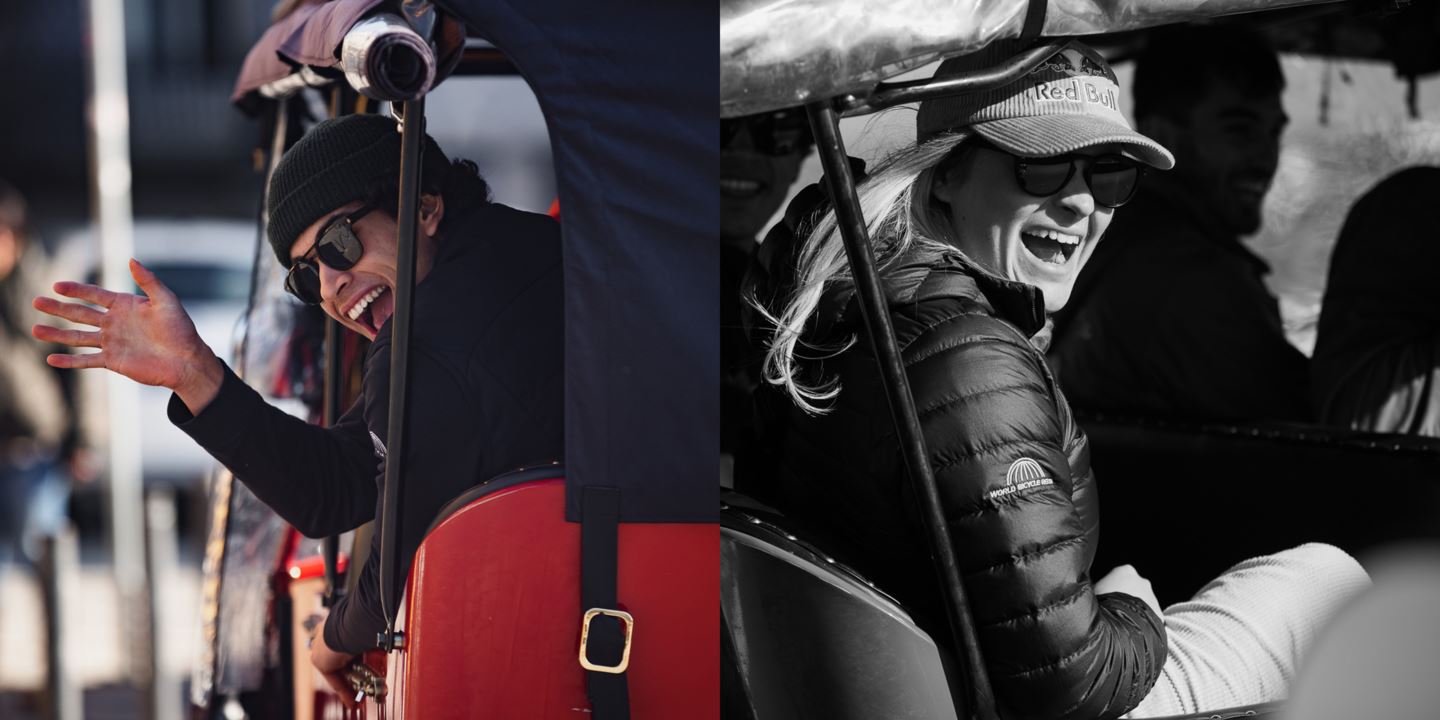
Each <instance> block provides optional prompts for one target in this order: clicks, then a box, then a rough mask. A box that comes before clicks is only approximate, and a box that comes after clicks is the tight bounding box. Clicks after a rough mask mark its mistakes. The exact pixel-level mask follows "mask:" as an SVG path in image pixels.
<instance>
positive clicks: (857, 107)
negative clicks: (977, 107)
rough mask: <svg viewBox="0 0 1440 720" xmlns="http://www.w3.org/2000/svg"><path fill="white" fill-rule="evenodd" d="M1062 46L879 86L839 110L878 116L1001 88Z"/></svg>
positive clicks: (1042, 47)
mask: <svg viewBox="0 0 1440 720" xmlns="http://www.w3.org/2000/svg"><path fill="white" fill-rule="evenodd" d="M1064 46H1065V41H1063V40H1047V41H1045V42H1042V43H1040V44H1038V45H1036V46H1034V47H1032V48H1030V49H1028V50H1025V51H1024V52H1021V53H1019V54H1017V55H1015V56H1014V57H1012V58H1010V59H1009V60H1006V61H1005V62H1004V63H1002V64H1001V65H999V66H997V67H993V68H985V69H981V70H974V71H971V72H965V73H959V74H955V75H949V76H946V77H944V78H941V79H936V78H925V79H923V80H912V81H910V82H895V83H880V84H878V85H876V86H875V89H874V90H872V91H870V93H869V94H868V95H866V96H865V97H856V96H853V95H852V96H847V97H846V98H844V99H842V100H841V101H840V103H839V109H840V112H841V114H842V115H843V116H844V117H853V116H856V115H868V114H870V113H873V112H879V111H881V110H885V109H887V108H892V107H895V106H896V105H906V104H909V103H916V102H920V101H922V100H933V99H935V98H939V97H946V96H950V95H963V94H965V93H972V92H980V91H982V90H990V89H992V88H997V87H1004V86H1005V85H1009V84H1010V83H1012V82H1015V81H1016V80H1018V79H1020V76H1021V75H1024V74H1025V73H1028V72H1030V71H1031V70H1034V69H1035V68H1036V67H1039V65H1040V63H1042V62H1045V60H1046V59H1048V58H1049V57H1050V56H1051V55H1054V54H1055V53H1056V52H1059V50H1060V49H1061V48H1063V47H1064Z"/></svg>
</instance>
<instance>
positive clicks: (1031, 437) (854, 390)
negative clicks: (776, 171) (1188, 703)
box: [757, 253, 1166, 720]
mask: <svg viewBox="0 0 1440 720" xmlns="http://www.w3.org/2000/svg"><path fill="white" fill-rule="evenodd" d="M885 275H886V292H887V295H888V297H889V299H890V306H891V317H892V319H893V321H894V323H895V331H896V335H897V336H898V339H899V341H900V347H901V349H902V353H903V358H904V362H905V366H906V370H907V373H908V376H909V379H910V386H911V390H912V392H913V393H914V396H915V403H916V407H917V409H918V411H919V413H920V420H921V423H922V425H923V427H924V433H925V440H926V442H927V444H928V448H929V454H930V460H931V463H932V464H933V466H934V470H935V475H936V479H937V481H938V483H939V485H940V493H941V500H942V503H943V505H944V511H945V516H946V518H947V520H948V521H949V524H950V531H951V533H952V538H953V541H954V543H955V549H956V551H957V553H958V556H959V560H960V566H961V568H962V571H963V573H964V585H965V590H966V592H967V595H968V597H969V598H970V603H971V605H972V607H973V609H974V612H975V617H976V623H977V625H978V627H979V632H980V639H981V646H982V651H983V653H984V657H985V660H986V664H987V666H988V669H989V672H990V678H991V681H992V683H993V685H994V688H995V692H996V696H997V698H998V700H999V702H1000V704H1001V712H1002V713H1003V714H1004V716H1005V717H1007V718H1045V719H1046V720H1059V719H1060V718H1112V717H1117V716H1119V715H1120V714H1122V713H1124V712H1126V711H1128V710H1129V709H1131V708H1132V707H1134V706H1135V705H1136V704H1138V703H1139V702H1140V700H1141V699H1142V698H1143V697H1144V696H1145V693H1146V692H1147V691H1148V690H1149V689H1150V687H1151V685H1153V684H1154V682H1155V678H1156V676H1157V674H1158V673H1159V671H1160V667H1161V665H1162V664H1163V662H1164V659H1165V650H1166V648H1165V634H1164V629H1163V627H1162V626H1161V623H1160V619H1159V618H1158V617H1157V616H1156V615H1155V613H1154V612H1152V611H1151V610H1150V609H1149V608H1148V607H1147V606H1146V605H1145V604H1144V603H1143V602H1142V601H1140V600H1138V599H1136V598H1133V597H1130V596H1128V595H1122V594H1107V595H1101V596H1097V595H1096V594H1095V592H1094V590H1093V589H1092V587H1091V578H1090V563H1091V560H1092V559H1093V557H1094V554H1095V545H1096V541H1097V539H1098V530H1099V503H1098V500H1097V498H1096V489H1095V480H1094V476H1093V475H1092V474H1091V472H1090V458H1089V447H1088V444H1087V441H1086V439H1085V434H1084V433H1083V432H1082V431H1081V430H1080V428H1079V427H1078V426H1077V425H1076V424H1075V421H1074V419H1073V418H1072V417H1071V413H1070V409H1069V406H1068V405H1067V404H1066V402H1065V399H1064V398H1063V397H1062V396H1061V394H1060V390H1059V388H1058V387H1057V386H1056V384H1055V382H1054V380H1053V379H1052V378H1051V377H1050V374H1049V371H1048V370H1047V368H1046V365H1045V359H1044V356H1043V355H1042V354H1041V352H1040V351H1039V350H1037V349H1036V348H1034V347H1032V346H1031V344H1030V343H1029V342H1028V341H1027V338H1029V337H1030V336H1033V335H1035V334H1036V333H1037V332H1038V331H1040V330H1041V328H1042V327H1043V326H1044V323H1045V314H1044V303H1043V301H1042V299H1041V297H1040V293H1039V291H1038V290H1037V289H1035V288H1034V287H1031V286H1028V285H1024V284H1021V283H1014V282H1009V281H1005V280H1000V279H997V278H994V277H993V276H989V275H986V274H984V273H981V272H979V271H977V270H975V269H973V268H970V267H967V266H966V265H965V264H964V263H963V262H962V261H960V260H958V259H954V258H942V257H939V256H937V255H934V254H930V255H923V254H919V253H912V254H911V256H910V257H909V258H907V259H906V260H905V261H903V262H900V263H897V264H896V266H893V267H891V268H890V269H888V270H887V271H886V272H885ZM852 296H853V292H852V291H851V289H850V288H848V287H847V288H843V289H837V290H831V291H829V292H828V293H827V296H826V297H825V299H824V301H823V302H822V305H821V308H820V310H819V312H818V314H817V316H816V317H815V318H814V319H813V326H812V329H811V332H809V333H808V334H807V339H808V340H809V341H811V342H819V343H824V342H832V343H833V342H835V341H840V340H843V339H844V338H846V337H849V336H851V335H855V336H857V343H856V345H855V346H854V347H852V348H850V349H848V350H846V351H845V352H843V353H840V354H839V355H838V356H834V357H831V358H829V359H827V360H824V361H812V362H810V363H809V365H808V366H807V367H806V370H807V371H814V372H816V373H821V374H823V376H824V377H834V378H838V380H839V382H840V384H841V390H840V394H839V397H838V398H837V399H836V400H835V401H834V405H833V409H832V410H831V412H829V413H828V414H826V415H822V416H818V417H816V416H810V415H807V414H805V413H804V412H802V411H801V410H799V409H798V408H796V407H795V406H794V405H793V404H791V403H790V402H789V400H788V399H787V398H786V397H785V396H784V395H783V393H781V392H779V391H776V390H774V389H773V388H767V389H766V390H765V391H764V393H762V395H761V396H760V397H759V398H758V400H757V402H758V408H759V410H760V417H761V423H762V432H763V437H765V441H766V442H767V448H766V454H767V456H768V457H767V458H766V461H767V464H769V465H770V467H771V468H772V471H773V472H774V473H775V476H773V477H771V478H769V480H768V484H769V487H770V488H771V490H773V494H770V495H769V496H768V497H767V499H769V500H770V501H771V502H774V503H775V504H776V505H778V506H780V508H781V509H782V510H783V511H785V512H786V513H787V514H789V515H791V516H794V517H796V518H797V519H798V520H799V521H800V522H803V523H806V524H808V525H809V526H811V527H812V528H813V529H815V530H818V531H820V533H821V534H822V535H826V536H828V537H827V538H825V539H826V540H828V541H829V542H830V543H831V544H832V545H833V546H835V548H836V554H837V555H840V556H841V557H842V559H845V560H847V561H848V562H850V563H851V564H853V565H855V566H856V567H857V569H859V570H860V571H861V572H863V573H865V574H866V575H867V576H869V577H870V578H871V579H873V580H874V581H875V582H877V583H878V584H879V585H880V586H881V587H882V588H884V589H885V590H887V591H889V592H890V593H891V594H893V595H895V596H896V597H897V598H898V599H899V600H900V601H901V602H902V603H904V604H905V605H906V606H907V607H908V608H910V610H911V611H912V613H913V614H914V615H915V616H916V619H917V621H919V622H920V623H921V624H922V625H923V626H926V627H927V628H928V629H929V630H930V632H931V633H932V635H933V636H934V637H936V638H937V639H938V640H939V641H941V642H942V643H943V642H944V641H945V639H946V638H948V630H947V629H946V624H945V622H946V621H945V619H944V612H943V606H942V604H941V603H942V601H941V595H940V590H939V586H938V584H937V583H936V579H935V571H934V570H933V566H932V564H931V560H930V557H929V552H928V551H927V550H926V543H925V539H924V535H923V534H922V531H921V529H920V528H921V526H920V522H919V513H918V510H917V503H916V502H915V499H914V497H913V494H912V493H911V491H910V486H909V483H908V481H907V480H906V479H905V477H904V470H903V466H902V463H901V460H900V456H899V451H898V449H897V444H896V439H895V432H894V429H893V426H892V424H891V420H890V413H889V410H888V409H887V405H886V401H885V397H884V394H883V393H882V391H881V386H880V379H879V372H878V369H877V366H876V364H875V359H874V354H873V352H872V350H871V347H870V345H869V344H868V342H867V341H866V340H865V338H864V335H863V332H862V326H861V320H860V317H859V311H858V306H857V304H856V303H854V302H851V299H852ZM806 354H807V355H809V356H811V357H813V356H814V353H806ZM819 377H820V375H815V376H812V378H811V379H812V380H814V379H818V378H819Z"/></svg>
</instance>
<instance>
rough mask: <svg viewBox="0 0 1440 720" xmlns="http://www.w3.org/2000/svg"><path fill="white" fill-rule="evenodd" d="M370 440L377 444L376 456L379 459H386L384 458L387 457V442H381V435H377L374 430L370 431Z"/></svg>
mask: <svg viewBox="0 0 1440 720" xmlns="http://www.w3.org/2000/svg"><path fill="white" fill-rule="evenodd" d="M370 442H371V443H372V444H373V445H374V446H375V458H376V459H377V460H384V459H385V443H383V442H380V436H379V435H376V434H375V433H373V432H372V433H370Z"/></svg>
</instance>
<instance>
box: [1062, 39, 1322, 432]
mask: <svg viewBox="0 0 1440 720" xmlns="http://www.w3.org/2000/svg"><path fill="white" fill-rule="evenodd" d="M1284 87H1285V77H1284V75H1283V74H1282V72H1281V69H1280V63H1279V60H1278V59H1277V57H1276V55H1275V51H1274V50H1272V49H1271V48H1270V47H1269V45H1268V44H1267V43H1266V41H1265V40H1264V39H1263V38H1262V37H1260V36H1259V35H1257V34H1255V33H1254V32H1252V31H1249V30H1246V29H1243V28H1239V27H1235V26H1176V27H1171V28H1164V29H1161V30H1157V31H1156V32H1155V33H1154V34H1153V35H1151V37H1150V39H1149V42H1148V43H1147V45H1146V49H1145V50H1144V52H1143V53H1141V55H1140V57H1139V58H1138V59H1137V60H1136V64H1135V82H1134V93H1133V94H1134V107H1135V120H1136V126H1137V127H1138V128H1139V129H1140V131H1141V132H1143V133H1145V134H1146V135H1149V136H1150V137H1153V138H1155V139H1156V140H1157V141H1159V142H1160V143H1162V144H1164V145H1165V146H1166V147H1168V148H1170V149H1171V150H1173V151H1174V153H1175V169H1174V170H1173V171H1171V172H1168V173H1157V174H1152V175H1151V176H1150V177H1148V178H1147V179H1146V182H1145V183H1144V184H1143V185H1142V186H1141V189H1140V192H1139V193H1138V194H1137V195H1136V197H1135V200H1134V202H1132V203H1130V205H1129V206H1128V207H1127V208H1126V209H1125V212H1124V213H1123V214H1121V215H1119V216H1118V217H1117V218H1116V221H1115V223H1114V225H1113V226H1112V227H1111V228H1110V232H1109V234H1107V235H1106V236H1105V242H1103V243H1101V244H1100V245H1099V246H1098V247H1097V248H1096V249H1095V253H1094V255H1093V256H1092V257H1091V258H1090V262H1089V264H1087V265H1086V266H1085V270H1084V271H1083V272H1082V273H1081V274H1080V277H1079V279H1078V280H1077V281H1076V284H1075V290H1074V293H1073V294H1072V296H1071V301H1070V303H1069V304H1068V305H1067V306H1066V307H1065V310H1064V311H1062V312H1060V313H1058V314H1057V315H1056V317H1055V335H1054V340H1053V342H1052V345H1051V349H1050V353H1049V359H1050V362H1051V364H1052V366H1053V367H1054V368H1055V369H1056V371H1057V374H1058V375H1059V380H1060V384H1061V386H1062V387H1063V388H1064V390H1065V394H1066V395H1067V396H1068V397H1069V398H1070V401H1071V402H1072V403H1074V404H1075V406H1076V407H1079V408H1085V409H1093V410H1104V411H1111V412H1130V413H1139V414H1143V415H1163V416H1172V417H1181V418H1195V419H1227V420H1260V419H1276V420H1306V419H1309V418H1310V416H1311V412H1310V397H1309V383H1308V380H1309V367H1308V361H1307V360H1306V358H1305V356H1304V354H1302V353H1301V352H1300V351H1299V350H1298V349H1296V348H1295V347H1294V346H1293V345H1291V344H1290V343H1289V342H1288V341H1287V340H1286V338H1285V333H1284V329H1283V327H1282V325H1281V320H1280V308H1279V304H1278V302H1277V301H1276V299H1275V297H1274V296H1273V295H1271V294H1270V291H1269V290H1268V289H1266V287H1265V282H1264V278H1265V275H1266V274H1268V273H1269V271H1270V268H1269V266H1268V265H1267V264H1266V263H1265V261H1264V260H1262V259H1261V258H1260V257H1259V256H1257V255H1256V254H1255V253H1253V252H1251V251H1250V249H1248V248H1247V247H1245V245H1244V244H1242V243H1241V241H1240V238H1241V236H1244V235H1249V234H1252V233H1254V232H1255V231H1256V230H1258V229H1259V228H1260V224H1261V206H1262V204H1263V201H1264V199H1265V195H1266V193H1267V192H1268V191H1269V189H1270V183H1271V180H1272V178H1274V176H1275V170H1276V167H1277V165H1278V163H1279V157H1280V137H1281V133H1282V131H1283V130H1284V128H1285V125H1286V123H1287V121H1288V119H1287V117H1286V115H1285V111H1284V109H1283V108H1282V107H1281V103H1280V93H1281V91H1282V90H1283V89H1284Z"/></svg>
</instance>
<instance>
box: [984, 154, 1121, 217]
mask: <svg viewBox="0 0 1440 720" xmlns="http://www.w3.org/2000/svg"><path fill="white" fill-rule="evenodd" d="M976 145H977V146H979V147H984V148H989V149H991V150H994V151H996V152H1000V153H1005V154H1006V155H1009V156H1010V157H1011V158H1013V159H1014V161H1015V182H1016V183H1017V184H1019V185H1020V189H1021V190H1024V191H1025V192H1026V194H1029V195H1033V196H1035V197H1050V196H1051V195H1054V194H1055V193H1058V192H1060V191H1061V190H1062V189H1064V187H1065V186H1066V185H1069V184H1070V179H1071V178H1073V177H1075V171H1076V169H1077V168H1078V167H1080V166H1081V165H1083V166H1084V168H1083V169H1081V170H1080V176H1081V177H1083V178H1085V184H1086V185H1087V186H1088V187H1089V188H1090V196H1091V197H1093V198H1095V203H1096V204H1098V205H1102V206H1104V207H1107V208H1118V207H1120V206H1121V205H1124V204H1125V203H1127V202H1130V199H1131V198H1133V197H1135V190H1136V189H1137V188H1138V187H1140V176H1141V175H1143V174H1144V170H1145V168H1144V166H1142V165H1141V164H1140V163H1138V162H1136V161H1135V160H1132V159H1130V158H1128V157H1125V156H1124V155H1116V154H1108V155H1058V156H1056V157H1047V158H1026V157H1020V156H1018V155H1015V154H1013V153H1010V152H1009V151H1006V150H1004V149H1002V148H998V147H995V146H994V145H991V144H989V143H985V142H980V143H976Z"/></svg>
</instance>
